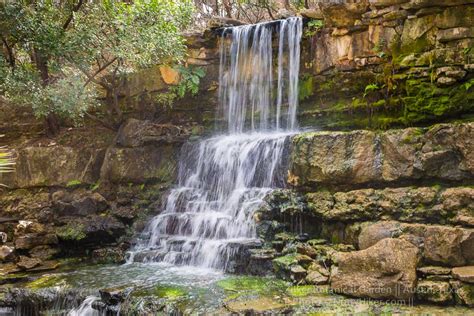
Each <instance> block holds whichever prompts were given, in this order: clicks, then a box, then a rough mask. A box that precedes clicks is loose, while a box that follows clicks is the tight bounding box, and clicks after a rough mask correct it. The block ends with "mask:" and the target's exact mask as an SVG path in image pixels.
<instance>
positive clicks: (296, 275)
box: [290, 264, 306, 283]
mask: <svg viewBox="0 0 474 316" xmlns="http://www.w3.org/2000/svg"><path fill="white" fill-rule="evenodd" d="M305 277H306V270H305V269H304V268H303V267H302V266H300V265H299V264H297V265H294V266H292V267H291V268H290V278H291V280H292V281H293V283H300V282H301V281H302V280H304V278H305Z"/></svg>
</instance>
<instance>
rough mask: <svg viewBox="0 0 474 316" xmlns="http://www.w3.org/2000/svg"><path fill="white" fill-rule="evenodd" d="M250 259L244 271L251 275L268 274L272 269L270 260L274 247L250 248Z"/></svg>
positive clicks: (273, 254)
mask: <svg viewBox="0 0 474 316" xmlns="http://www.w3.org/2000/svg"><path fill="white" fill-rule="evenodd" d="M249 251H250V259H249V262H248V266H247V268H246V272H247V273H248V274H251V275H260V276H265V275H270V274H272V271H273V266H272V260H273V259H274V258H275V254H276V252H275V250H274V249H266V248H263V249H250V250H249Z"/></svg>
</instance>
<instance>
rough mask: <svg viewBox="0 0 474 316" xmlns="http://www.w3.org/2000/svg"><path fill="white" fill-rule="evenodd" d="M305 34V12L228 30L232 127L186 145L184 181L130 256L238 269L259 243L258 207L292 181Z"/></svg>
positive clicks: (223, 98) (227, 111) (225, 48)
mask: <svg viewBox="0 0 474 316" xmlns="http://www.w3.org/2000/svg"><path fill="white" fill-rule="evenodd" d="M278 32H279V35H278V36H276V37H277V38H275V34H274V33H278ZM301 33H302V21H301V19H300V18H290V19H287V20H280V21H276V22H269V23H262V24H257V25H244V26H238V27H232V28H226V29H224V30H223V33H222V34H223V35H222V38H221V46H220V49H221V51H220V56H221V60H220V75H219V76H220V78H219V82H220V85H219V98H220V109H221V112H220V113H221V115H222V119H223V120H224V121H225V122H226V124H227V133H226V134H224V135H221V136H216V137H212V138H208V139H204V140H201V141H199V142H190V143H188V144H186V145H184V146H183V148H182V151H181V155H180V159H179V174H178V183H177V185H176V186H175V187H174V188H173V189H171V190H170V192H169V194H168V196H167V199H166V201H165V205H164V210H163V212H162V213H161V214H159V215H157V216H156V217H154V218H153V219H152V220H151V222H150V223H149V224H148V225H147V227H146V229H145V230H144V232H143V233H142V235H141V238H140V240H139V242H138V243H137V246H136V247H135V249H134V250H133V251H132V253H131V256H130V259H129V261H130V262H131V261H141V262H166V263H171V264H177V265H193V266H200V267H208V268H215V269H221V270H231V269H232V267H231V266H232V262H233V259H234V258H235V256H236V255H237V254H238V252H239V251H241V250H242V248H243V247H252V246H256V245H258V244H259V240H258V239H257V238H256V231H255V224H254V221H253V214H254V211H255V210H256V208H258V206H259V205H260V204H261V202H262V200H263V198H264V197H265V195H266V194H268V193H269V192H270V191H271V190H272V189H274V188H277V187H284V186H285V182H286V177H285V175H286V169H287V156H288V147H289V146H288V145H289V138H290V135H291V134H292V133H294V130H295V128H296V125H297V124H296V109H297V106H298V73H299V57H300V38H301ZM274 40H275V41H276V42H278V47H277V48H276V51H277V54H278V58H277V60H276V61H277V65H276V67H274V62H273V51H274V49H273V48H274V47H273V42H274Z"/></svg>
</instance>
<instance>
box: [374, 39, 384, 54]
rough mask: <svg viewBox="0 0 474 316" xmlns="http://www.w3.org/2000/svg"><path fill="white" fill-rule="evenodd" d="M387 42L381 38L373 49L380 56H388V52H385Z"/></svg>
mask: <svg viewBox="0 0 474 316" xmlns="http://www.w3.org/2000/svg"><path fill="white" fill-rule="evenodd" d="M385 45H386V42H385V40H384V39H380V40H379V41H378V42H377V44H375V46H374V49H373V51H374V52H375V53H376V54H377V56H379V57H380V58H385V57H387V54H386V53H385V52H384V48H385Z"/></svg>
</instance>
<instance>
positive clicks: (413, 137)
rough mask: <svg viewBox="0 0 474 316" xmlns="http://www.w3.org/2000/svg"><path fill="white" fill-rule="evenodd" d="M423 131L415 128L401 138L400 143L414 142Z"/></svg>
mask: <svg viewBox="0 0 474 316" xmlns="http://www.w3.org/2000/svg"><path fill="white" fill-rule="evenodd" d="M424 133H425V129H423V128H415V129H413V130H412V131H411V132H410V133H409V134H407V135H406V136H405V137H404V138H403V139H402V143H404V144H413V143H416V142H417V140H418V138H419V137H420V136H422V135H424Z"/></svg>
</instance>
